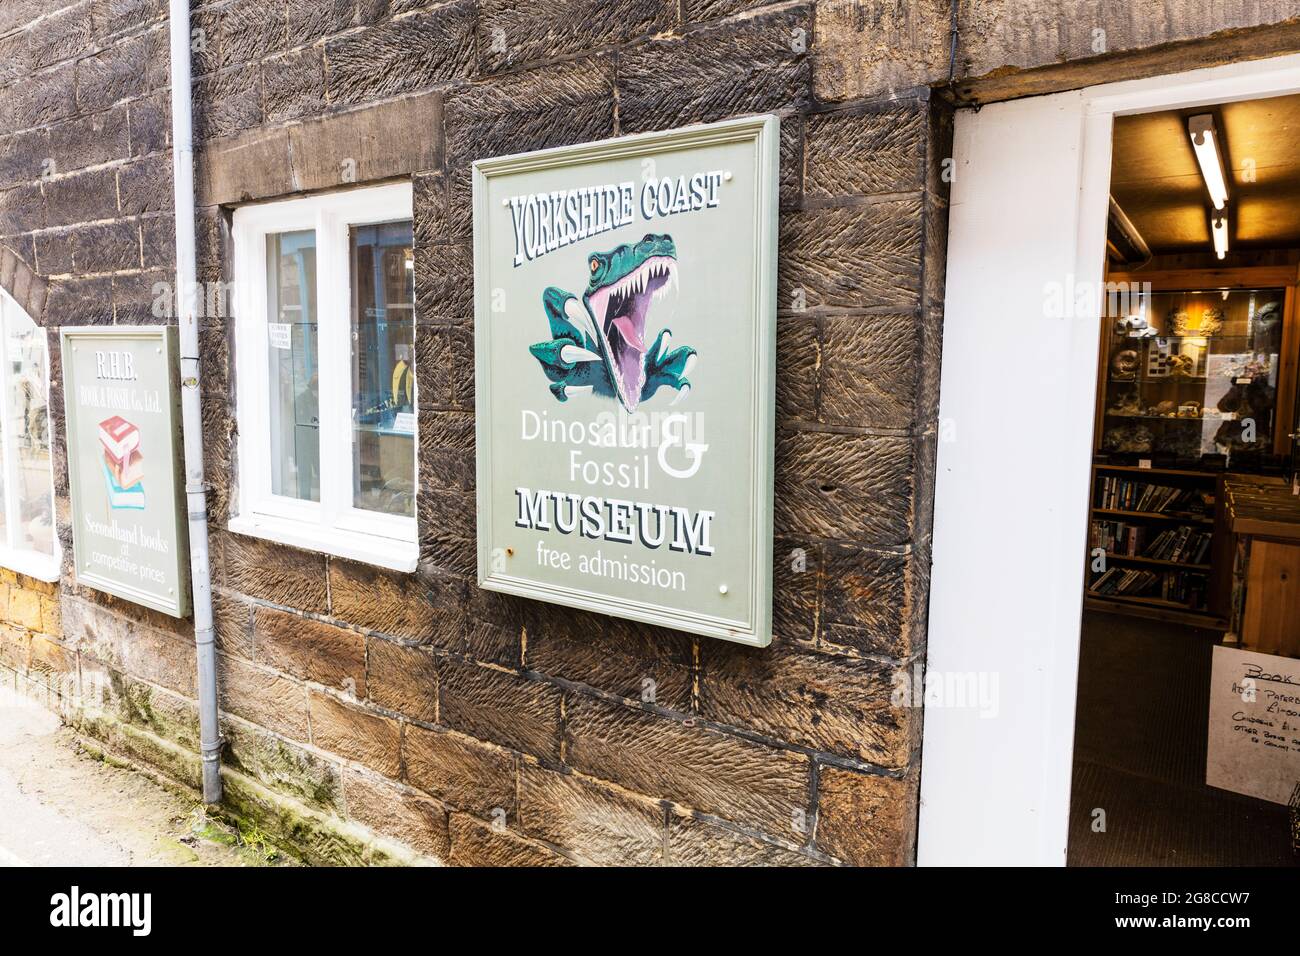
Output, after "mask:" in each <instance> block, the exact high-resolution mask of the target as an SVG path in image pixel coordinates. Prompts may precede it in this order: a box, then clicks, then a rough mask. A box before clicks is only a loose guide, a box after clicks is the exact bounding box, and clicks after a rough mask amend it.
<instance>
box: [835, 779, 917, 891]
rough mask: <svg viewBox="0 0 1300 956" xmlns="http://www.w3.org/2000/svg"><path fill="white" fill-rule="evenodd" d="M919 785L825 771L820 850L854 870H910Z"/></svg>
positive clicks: (897, 780)
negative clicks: (908, 868)
mask: <svg viewBox="0 0 1300 956" xmlns="http://www.w3.org/2000/svg"><path fill="white" fill-rule="evenodd" d="M916 804H917V782H916V776H915V774H910V775H908V776H907V777H905V778H903V779H896V778H894V777H879V776H873V775H871V774H864V773H858V772H857V771H855V770H841V769H839V768H837V767H821V768H820V780H819V786H818V791H817V841H816V843H817V849H819V850H821V851H822V852H824V853H828V854H830V855H831V856H833V857H836V858H838V859H841V860H843V861H844V862H846V863H851V864H853V865H855V866H908V865H910V864H912V863H913V862H914V853H915V849H914V848H915V845H916V812H917V811H916Z"/></svg>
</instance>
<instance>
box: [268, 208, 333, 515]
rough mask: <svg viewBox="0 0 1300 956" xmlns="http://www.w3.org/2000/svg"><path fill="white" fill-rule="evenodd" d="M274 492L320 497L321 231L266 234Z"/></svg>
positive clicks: (291, 496) (313, 498)
mask: <svg viewBox="0 0 1300 956" xmlns="http://www.w3.org/2000/svg"><path fill="white" fill-rule="evenodd" d="M266 258H267V268H266V275H267V290H266V306H267V317H266V320H267V350H268V352H269V355H270V363H271V493H272V494H276V495H284V496H285V497H288V498H300V499H302V500H304V501H320V401H319V394H318V392H319V387H320V375H319V371H320V370H319V368H318V362H319V359H318V356H317V351H316V233H315V232H314V231H312V230H310V229H307V230H303V231H301V232H282V233H279V234H278V235H272V236H267V237H266Z"/></svg>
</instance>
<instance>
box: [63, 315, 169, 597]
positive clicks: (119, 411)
mask: <svg viewBox="0 0 1300 956" xmlns="http://www.w3.org/2000/svg"><path fill="white" fill-rule="evenodd" d="M62 351H63V388H64V402H65V404H66V409H67V442H68V483H69V485H70V491H71V494H72V542H73V553H74V557H75V560H76V574H77V582H78V583H79V584H85V585H87V586H89V587H92V588H95V589H97V590H100V591H105V592H107V593H109V594H114V595H116V596H117V597H120V598H123V599H125V600H127V601H132V602H134V603H136V604H143V605H144V606H145V607H151V608H153V609H154V610H157V611H162V612H163V613H165V614H170V615H172V616H174V617H183V616H185V614H187V613H188V611H189V579H188V575H187V574H186V567H187V564H188V560H189V557H188V549H187V546H186V535H185V523H184V521H183V520H182V517H181V516H182V514H183V511H182V496H181V484H180V466H179V462H180V449H179V442H178V439H177V422H178V420H179V392H178V391H177V383H176V366H177V363H176V330H175V329H174V328H169V327H158V326H141V327H127V326H111V327H89V328H65V329H64V330H63V332H62Z"/></svg>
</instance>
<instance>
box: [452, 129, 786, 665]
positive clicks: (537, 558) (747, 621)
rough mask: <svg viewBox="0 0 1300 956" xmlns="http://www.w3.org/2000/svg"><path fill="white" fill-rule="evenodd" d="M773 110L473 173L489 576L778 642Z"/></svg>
mask: <svg viewBox="0 0 1300 956" xmlns="http://www.w3.org/2000/svg"><path fill="white" fill-rule="evenodd" d="M777 165H778V137H777V120H776V118H775V117H772V116H760V117H753V118H745V119H740V120H729V121H726V122H722V123H715V124H711V125H708V126H696V127H689V128H686V129H680V130H671V131H668V132H664V133H648V134H644V135H639V136H629V137H624V138H621V139H615V140H607V141H604V142H600V143H592V144H584V145H578V146H569V147H561V148H559V149H552V150H544V151H541V152H536V153H527V154H521V155H518V156H509V157H504V158H499V159H488V160H480V161H479V162H477V163H475V164H474V282H475V289H474V296H475V359H476V364H475V402H476V412H477V414H476V427H477V457H478V461H477V468H478V482H477V494H478V581H479V584H480V585H481V586H482V587H484V588H488V589H491V590H495V591H504V592H508V593H511V594H519V595H523V596H525V597H530V598H536V599H539V600H543V601H551V602H554V603H557V604H562V605H567V606H569V607H575V608H581V609H584V610H590V611H597V612H600V613H604V614H612V615H617V616H619V617H625V618H630V619H632V620H637V621H644V622H648V623H652V624H659V625H664V626H667V627H672V628H677V629H679V630H683V631H689V632H692V633H695V634H704V635H708V636H711V637H719V638H723V639H726V640H732V641H739V642H742V643H746V644H755V645H758V646H765V645H767V644H768V643H770V641H771V639H772V635H771V619H772V436H773V404H774V362H775V335H776V288H775V286H776V270H775V265H776V215H777V214H776V210H777Z"/></svg>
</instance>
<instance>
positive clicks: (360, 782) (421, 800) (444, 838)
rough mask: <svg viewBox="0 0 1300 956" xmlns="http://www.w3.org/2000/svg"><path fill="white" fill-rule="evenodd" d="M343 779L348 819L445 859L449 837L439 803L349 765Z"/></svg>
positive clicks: (417, 850) (419, 850)
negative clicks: (351, 767) (353, 768)
mask: <svg viewBox="0 0 1300 956" xmlns="http://www.w3.org/2000/svg"><path fill="white" fill-rule="evenodd" d="M343 780H344V792H345V793H346V795H347V814H348V817H349V818H350V819H352V820H355V821H356V822H357V823H360V824H361V825H363V826H367V827H369V828H370V829H371V830H374V831H375V832H376V833H380V834H383V835H384V836H387V837H390V838H392V839H394V840H397V841H398V842H400V843H402V844H403V845H404V846H409V847H411V848H412V849H413V850H415V851H416V852H418V853H421V854H423V855H425V856H430V857H434V858H436V859H439V860H445V859H446V857H447V853H448V851H449V850H450V837H449V835H448V831H447V811H446V809H445V808H443V807H442V806H441V805H440V804H438V803H436V802H434V801H433V800H430V799H428V798H427V797H423V796H421V795H420V794H419V793H417V792H415V791H413V790H410V789H408V788H406V787H403V786H402V785H401V784H396V783H393V782H392V781H389V780H385V779H383V778H382V777H376V776H374V775H372V774H368V773H363V772H360V771H357V770H352V769H350V768H349V769H348V770H346V771H344V778H343Z"/></svg>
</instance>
